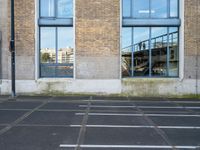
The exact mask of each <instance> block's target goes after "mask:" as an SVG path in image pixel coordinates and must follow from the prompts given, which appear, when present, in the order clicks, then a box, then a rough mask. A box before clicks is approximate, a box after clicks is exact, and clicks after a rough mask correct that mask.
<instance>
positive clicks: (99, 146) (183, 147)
mask: <svg viewBox="0 0 200 150" xmlns="http://www.w3.org/2000/svg"><path fill="white" fill-rule="evenodd" d="M77 146H78V145H68V144H60V147H61V148H69V147H70V148H74V147H77ZM80 147H81V148H144V149H148V148H154V149H160V148H162V149H169V148H177V149H197V148H199V147H198V146H165V145H80Z"/></svg>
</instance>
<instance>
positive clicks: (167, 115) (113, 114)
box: [76, 113, 200, 117]
mask: <svg viewBox="0 0 200 150" xmlns="http://www.w3.org/2000/svg"><path fill="white" fill-rule="evenodd" d="M76 115H78V116H82V115H85V113H76ZM88 115H89V116H144V115H145V116H150V117H200V115H182V114H144V115H143V114H118V113H88Z"/></svg>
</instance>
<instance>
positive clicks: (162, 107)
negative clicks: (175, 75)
mask: <svg viewBox="0 0 200 150" xmlns="http://www.w3.org/2000/svg"><path fill="white" fill-rule="evenodd" d="M79 107H84V108H85V107H88V106H87V105H79ZM90 107H91V108H136V106H105V105H91V106H90ZM137 107H138V108H144V109H145V108H146V109H147V108H149V109H200V107H195V106H193V107H188V106H137Z"/></svg>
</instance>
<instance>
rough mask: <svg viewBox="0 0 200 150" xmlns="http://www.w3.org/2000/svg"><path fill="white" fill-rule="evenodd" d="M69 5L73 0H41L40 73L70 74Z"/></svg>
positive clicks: (41, 74) (70, 25)
mask: <svg viewBox="0 0 200 150" xmlns="http://www.w3.org/2000/svg"><path fill="white" fill-rule="evenodd" d="M72 9H73V8H72V0H41V1H40V18H39V28H40V77H73V68H74V66H73V60H74V47H73V41H74V40H73V39H74V38H73V21H69V19H73V18H72V16H73V15H72ZM51 17H53V18H55V19H53V21H52V19H49V18H51Z"/></svg>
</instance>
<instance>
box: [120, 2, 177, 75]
mask: <svg viewBox="0 0 200 150" xmlns="http://www.w3.org/2000/svg"><path fill="white" fill-rule="evenodd" d="M172 2H173V4H174V5H172ZM130 5H131V6H132V7H129V6H130ZM177 5H178V1H177V0H123V9H125V8H126V7H128V8H131V9H130V10H131V13H129V11H128V10H129V9H126V10H123V13H124V14H123V16H124V17H125V18H123V23H122V24H123V29H122V50H121V51H122V76H123V77H178V72H179V70H178V69H179V48H178V47H179V46H178V41H179V26H180V24H179V23H178V22H179V19H177V23H175V24H170V23H171V20H173V18H171V19H169V18H167V17H168V16H169V14H170V17H177V15H178V6H177ZM149 8H151V9H149ZM169 8H171V9H169ZM130 14H132V16H133V17H135V18H129V19H128V21H125V20H126V17H127V16H128V15H130ZM129 17H130V16H129ZM152 18H153V19H152ZM155 18H157V19H155ZM164 18H165V19H164ZM141 19H142V21H141ZM160 19H161V20H160ZM163 19H164V20H163ZM138 20H139V21H138Z"/></svg>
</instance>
